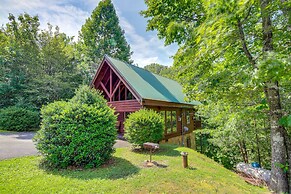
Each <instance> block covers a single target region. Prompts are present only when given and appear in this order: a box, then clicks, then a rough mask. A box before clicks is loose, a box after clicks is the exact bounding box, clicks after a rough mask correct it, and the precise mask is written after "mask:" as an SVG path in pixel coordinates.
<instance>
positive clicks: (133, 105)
mask: <svg viewBox="0 0 291 194" xmlns="http://www.w3.org/2000/svg"><path fill="white" fill-rule="evenodd" d="M108 105H109V106H112V107H114V108H115V111H116V112H133V111H137V110H139V109H141V105H140V103H139V102H138V101H137V100H123V101H113V102H108Z"/></svg>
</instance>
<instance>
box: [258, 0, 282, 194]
mask: <svg viewBox="0 0 291 194" xmlns="http://www.w3.org/2000/svg"><path fill="white" fill-rule="evenodd" d="M268 7H270V0H261V15H262V29H263V49H262V50H263V55H265V56H266V54H267V53H268V52H271V51H273V42H272V41H273V39H272V38H273V34H272V23H271V16H270V10H268ZM265 94H266V98H267V101H268V105H269V116H270V125H271V146H272V149H271V151H272V161H271V182H270V189H271V190H273V191H274V192H276V193H287V192H288V180H287V173H285V172H284V170H283V169H282V166H283V165H286V164H287V153H286V144H285V139H284V138H285V132H284V130H285V129H284V128H283V127H282V126H280V125H279V119H280V118H281V117H282V109H281V102H280V95H279V87H278V82H277V81H267V82H265Z"/></svg>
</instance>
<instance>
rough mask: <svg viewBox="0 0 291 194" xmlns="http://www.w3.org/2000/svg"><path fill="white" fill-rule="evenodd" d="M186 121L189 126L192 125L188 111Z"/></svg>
mask: <svg viewBox="0 0 291 194" xmlns="http://www.w3.org/2000/svg"><path fill="white" fill-rule="evenodd" d="M186 121H187V125H189V124H190V111H186Z"/></svg>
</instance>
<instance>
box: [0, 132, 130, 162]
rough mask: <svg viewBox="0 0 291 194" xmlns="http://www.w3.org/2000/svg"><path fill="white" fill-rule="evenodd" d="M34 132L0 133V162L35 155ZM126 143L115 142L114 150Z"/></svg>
mask: <svg viewBox="0 0 291 194" xmlns="http://www.w3.org/2000/svg"><path fill="white" fill-rule="evenodd" d="M34 135H35V133H34V132H19V133H13V132H1V133H0V160H4V159H7V158H15V157H21V156H30V155H37V154H38V153H37V150H36V149H35V145H34V143H33V142H32V138H33V136H34ZM129 146H130V144H129V143H128V142H126V141H122V140H116V144H115V145H114V147H115V148H121V147H129Z"/></svg>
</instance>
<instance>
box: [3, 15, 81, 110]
mask: <svg viewBox="0 0 291 194" xmlns="http://www.w3.org/2000/svg"><path fill="white" fill-rule="evenodd" d="M39 25H40V23H39V19H38V17H37V16H30V15H29V14H21V15H19V16H18V18H15V16H14V15H12V14H10V15H9V22H8V23H7V24H6V26H4V27H2V28H1V30H0V38H1V41H0V42H1V43H0V44H1V48H0V63H1V69H0V74H1V80H0V107H7V106H12V105H24V106H34V107H38V108H39V107H41V106H42V105H43V104H46V103H48V102H52V101H54V100H59V99H66V98H70V97H72V95H73V94H74V90H75V88H76V87H77V86H78V85H79V84H80V83H81V82H82V78H81V75H80V74H79V73H78V69H77V65H76V64H75V58H74V52H73V51H74V47H73V44H72V39H71V38H69V37H67V36H66V35H65V34H64V33H61V32H60V31H59V28H58V27H55V29H53V26H52V25H50V24H48V29H47V30H42V31H41V30H40V29H39Z"/></svg>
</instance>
